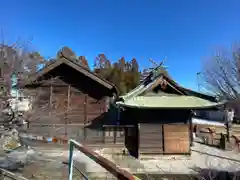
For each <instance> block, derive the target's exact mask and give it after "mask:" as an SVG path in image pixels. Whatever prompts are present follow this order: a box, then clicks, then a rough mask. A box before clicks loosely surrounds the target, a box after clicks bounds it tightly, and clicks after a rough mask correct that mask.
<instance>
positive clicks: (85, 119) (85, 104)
mask: <svg viewBox="0 0 240 180" xmlns="http://www.w3.org/2000/svg"><path fill="white" fill-rule="evenodd" d="M87 104H88V95H87V94H85V95H84V130H83V133H84V140H86V136H87V134H86V127H85V126H86V125H87V121H88V117H87V115H88V108H87Z"/></svg>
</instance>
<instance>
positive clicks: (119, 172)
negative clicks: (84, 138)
mask: <svg viewBox="0 0 240 180" xmlns="http://www.w3.org/2000/svg"><path fill="white" fill-rule="evenodd" d="M75 148H76V149H77V150H78V151H80V152H81V153H83V154H84V155H86V156H87V157H88V158H90V159H91V160H93V161H95V162H96V163H97V164H99V165H100V166H102V167H103V168H104V169H105V170H106V171H108V172H109V173H110V174H111V175H113V176H114V177H115V178H116V179H119V180H140V179H139V178H137V177H135V176H134V175H132V174H131V173H129V172H128V171H126V170H123V169H121V168H120V167H119V166H117V165H116V164H114V163H113V162H111V161H109V160H108V159H106V158H104V157H103V156H101V155H99V154H98V153H96V152H94V151H92V150H91V149H89V148H87V147H85V146H83V145H82V144H80V143H78V142H76V141H75V140H72V139H70V140H69V162H68V165H69V169H68V180H72V179H73V169H74V163H73V152H74V149H75ZM81 174H82V175H83V177H84V178H85V179H86V180H88V179H89V178H88V177H87V176H86V175H85V174H83V173H81Z"/></svg>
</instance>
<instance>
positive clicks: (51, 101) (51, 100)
mask: <svg viewBox="0 0 240 180" xmlns="http://www.w3.org/2000/svg"><path fill="white" fill-rule="evenodd" d="M52 104H53V86H52V82H51V85H50V97H49V109H50V111H49V116H50V119H51V121H52V109H53V108H52ZM51 125H52V128H53V121H52V123H51ZM49 133H51V132H49ZM50 136H52V133H51V134H50Z"/></svg>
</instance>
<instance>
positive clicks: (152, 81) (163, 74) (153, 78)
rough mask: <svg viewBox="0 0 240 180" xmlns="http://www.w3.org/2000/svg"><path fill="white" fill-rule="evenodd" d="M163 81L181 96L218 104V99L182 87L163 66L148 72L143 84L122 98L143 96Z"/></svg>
mask: <svg viewBox="0 0 240 180" xmlns="http://www.w3.org/2000/svg"><path fill="white" fill-rule="evenodd" d="M162 81H165V82H166V83H167V84H168V85H169V86H171V87H172V88H173V89H174V90H175V91H176V92H178V94H179V95H188V96H196V97H199V98H202V99H206V100H209V101H212V102H216V98H215V97H213V96H210V95H206V94H202V93H199V92H196V91H193V90H190V89H187V88H184V87H182V86H180V85H179V84H178V83H176V82H175V81H174V80H173V79H172V78H171V77H170V76H169V74H168V73H167V71H166V70H165V69H163V68H162V67H161V66H158V67H156V68H154V69H152V70H151V71H150V72H148V76H146V77H145V78H144V79H143V80H142V82H141V83H140V84H139V85H138V86H137V87H136V88H135V89H133V90H132V91H130V92H129V93H127V94H125V95H124V96H122V97H121V98H122V99H123V100H127V99H130V98H133V97H136V96H139V95H141V94H142V93H144V92H146V91H147V90H150V89H152V88H154V87H156V86H157V85H159V84H160V83H161V82H162Z"/></svg>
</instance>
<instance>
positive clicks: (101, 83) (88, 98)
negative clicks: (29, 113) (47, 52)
mask: <svg viewBox="0 0 240 180" xmlns="http://www.w3.org/2000/svg"><path fill="white" fill-rule="evenodd" d="M18 87H19V88H22V89H23V90H27V91H29V92H31V93H32V98H33V99H34V101H33V104H32V106H33V109H35V110H37V114H38V115H37V114H34V115H33V116H34V117H35V119H33V120H32V122H33V123H36V122H38V123H42V124H53V125H54V124H63V127H64V124H78V125H82V128H83V131H84V132H83V133H82V134H79V137H81V138H82V139H80V140H79V141H81V142H82V143H84V142H86V143H90V144H91V143H92V144H95V143H102V142H103V138H104V137H103V136H104V133H102V135H99V134H96V135H94V137H93V135H89V134H86V131H85V130H86V127H87V126H88V125H90V124H91V123H92V121H94V120H95V119H97V118H98V117H99V116H101V115H102V114H104V113H106V112H107V111H108V105H109V101H111V99H112V98H114V97H115V96H117V93H118V92H117V89H116V87H115V86H114V85H113V84H111V83H109V82H108V81H106V80H104V79H101V78H100V77H98V76H97V75H96V74H94V73H92V72H91V71H90V70H89V69H87V68H85V67H83V66H81V65H79V64H77V63H75V62H74V60H71V59H70V60H69V59H66V58H61V59H58V60H53V61H52V62H50V63H49V64H48V65H47V66H46V67H44V68H42V69H41V70H40V71H39V72H37V73H36V74H35V75H33V76H31V77H29V79H27V81H24V82H20V83H19V84H18ZM34 117H33V118H34ZM36 118H38V119H36ZM67 133H68V132H66V134H65V135H66V136H68V135H69V134H67ZM69 136H72V135H69ZM72 137H73V136H72Z"/></svg>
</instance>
